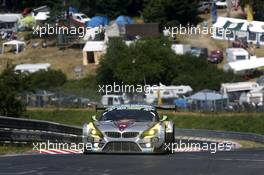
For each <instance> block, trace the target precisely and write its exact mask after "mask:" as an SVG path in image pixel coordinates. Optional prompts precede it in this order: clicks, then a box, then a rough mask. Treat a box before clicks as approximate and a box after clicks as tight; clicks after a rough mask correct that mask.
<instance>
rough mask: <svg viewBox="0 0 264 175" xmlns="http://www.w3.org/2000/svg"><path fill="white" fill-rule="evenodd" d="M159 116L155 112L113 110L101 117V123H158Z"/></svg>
mask: <svg viewBox="0 0 264 175" xmlns="http://www.w3.org/2000/svg"><path fill="white" fill-rule="evenodd" d="M157 119H158V116H157V114H155V113H154V112H151V111H144V110H112V111H109V112H106V113H104V114H103V116H102V117H101V121H119V120H134V121H136V122H151V121H157Z"/></svg>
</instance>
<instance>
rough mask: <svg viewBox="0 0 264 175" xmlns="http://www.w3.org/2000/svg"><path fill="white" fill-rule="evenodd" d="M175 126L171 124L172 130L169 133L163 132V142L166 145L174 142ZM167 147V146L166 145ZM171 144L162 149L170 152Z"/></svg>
mask: <svg viewBox="0 0 264 175" xmlns="http://www.w3.org/2000/svg"><path fill="white" fill-rule="evenodd" d="M174 129H175V128H174V125H173V130H172V132H170V133H166V134H165V143H166V145H172V144H173V143H174V142H175V130H174ZM166 148H167V147H166ZM171 148H172V147H171V146H170V149H168V148H167V149H166V150H164V151H165V152H166V153H171V152H172V150H171Z"/></svg>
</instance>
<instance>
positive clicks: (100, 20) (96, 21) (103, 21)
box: [85, 16, 109, 28]
mask: <svg viewBox="0 0 264 175" xmlns="http://www.w3.org/2000/svg"><path fill="white" fill-rule="evenodd" d="M108 24H109V19H108V17H106V16H95V17H92V18H91V20H90V21H88V22H86V24H85V25H86V27H91V28H94V27H99V26H107V25H108Z"/></svg>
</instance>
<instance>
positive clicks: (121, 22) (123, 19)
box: [115, 16, 134, 26]
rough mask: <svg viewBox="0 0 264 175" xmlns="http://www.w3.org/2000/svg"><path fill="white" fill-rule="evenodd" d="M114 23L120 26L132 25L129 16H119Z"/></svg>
mask: <svg viewBox="0 0 264 175" xmlns="http://www.w3.org/2000/svg"><path fill="white" fill-rule="evenodd" d="M115 22H116V23H117V24H118V25H121V26H122V25H126V24H133V23H134V21H133V20H132V19H131V18H130V17H129V16H119V17H117V18H116V20H115Z"/></svg>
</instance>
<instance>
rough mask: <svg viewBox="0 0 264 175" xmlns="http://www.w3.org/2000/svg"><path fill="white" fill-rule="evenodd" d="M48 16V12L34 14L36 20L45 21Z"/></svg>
mask: <svg viewBox="0 0 264 175" xmlns="http://www.w3.org/2000/svg"><path fill="white" fill-rule="evenodd" d="M48 18H49V12H38V14H37V15H36V16H35V20H36V21H46V20H47V19H48Z"/></svg>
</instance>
